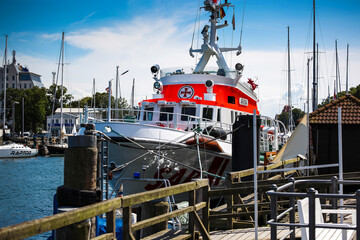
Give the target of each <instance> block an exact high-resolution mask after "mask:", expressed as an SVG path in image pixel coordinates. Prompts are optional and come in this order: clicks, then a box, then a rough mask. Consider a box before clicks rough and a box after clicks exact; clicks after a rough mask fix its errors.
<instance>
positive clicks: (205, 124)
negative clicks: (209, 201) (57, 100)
mask: <svg viewBox="0 0 360 240" xmlns="http://www.w3.org/2000/svg"><path fill="white" fill-rule="evenodd" d="M225 7H232V6H231V4H230V3H228V2H226V1H225V3H223V4H220V3H218V2H217V1H215V0H214V1H209V0H207V1H205V2H204V7H203V8H204V9H205V10H206V11H208V12H209V13H210V25H205V27H204V28H203V30H202V32H201V34H202V36H203V44H202V46H201V48H200V49H192V48H191V49H190V55H191V56H193V53H200V54H202V57H201V59H200V61H199V62H198V64H197V65H196V66H195V67H194V68H184V67H178V68H171V69H161V68H160V67H159V65H154V66H152V67H151V69H150V70H151V73H152V74H153V79H154V80H155V82H154V84H153V90H154V91H155V94H153V97H152V99H148V100H144V101H142V102H141V103H140V104H139V106H140V109H138V110H134V109H131V110H129V109H126V110H118V109H113V110H112V111H113V112H114V114H113V115H114V116H118V118H117V119H111V116H112V114H110V113H111V110H110V107H109V109H108V119H107V120H106V121H96V120H95V121H94V124H95V127H96V130H98V131H100V132H102V133H104V134H105V135H107V137H109V138H110V139H111V143H110V145H109V152H108V156H109V159H110V161H111V164H110V165H111V166H112V168H111V170H112V175H113V176H114V180H113V184H114V183H116V181H117V180H118V179H121V178H131V177H133V174H134V173H139V172H141V174H140V175H142V176H141V177H144V178H145V177H147V178H159V179H168V180H169V182H170V184H171V185H175V184H179V183H184V182H188V181H191V179H194V178H199V177H206V178H209V181H210V185H211V186H213V187H214V186H215V187H216V186H219V185H221V184H222V182H223V181H224V175H225V172H226V171H231V166H232V164H231V156H232V153H231V151H232V145H231V143H232V135H231V134H232V132H233V131H236V129H233V127H232V124H233V123H234V121H235V120H236V118H237V116H239V115H249V114H253V112H254V111H255V112H256V114H259V111H258V107H257V102H258V98H257V95H256V93H255V89H256V87H257V85H256V84H255V82H254V81H253V80H252V79H248V81H247V82H242V81H240V79H241V77H242V73H243V70H244V67H243V65H242V64H240V63H236V64H235V67H234V68H230V67H229V66H228V64H227V62H226V61H225V58H224V56H223V52H227V51H237V55H239V54H240V53H241V46H240V45H239V46H238V47H236V48H220V47H219V46H218V44H217V30H218V29H220V28H223V27H227V26H228V24H227V22H224V23H223V24H218V23H220V22H221V21H222V20H221V19H222V17H221V16H220V14H219V12H222V11H223V8H225ZM211 57H216V63H217V67H215V68H210V67H207V64H208V62H209V60H210V58H211ZM109 92H111V90H109ZM85 115H86V114H85ZM130 115H132V116H135V117H133V118H131V117H130ZM265 122H267V121H265ZM83 131H84V129H82V130H81V131H80V134H81V133H82V132H83ZM274 131H279V128H276V129H275V130H274ZM275 136H276V137H275V138H270V139H269V140H268V139H267V140H266V141H267V143H266V144H267V145H271V144H272V145H273V146H275V148H273V150H277V149H276V148H278V146H279V144H277V142H278V137H280V136H282V135H281V134H277V132H276V133H275ZM244 141H247V139H244ZM137 175H139V174H137ZM130 184H131V183H130ZM162 186H164V184H163V181H159V182H156V183H144V184H142V185H141V184H136V185H131V186H127V187H124V194H131V193H136V192H140V191H144V190H152V189H156V188H159V187H162Z"/></svg>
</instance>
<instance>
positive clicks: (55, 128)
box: [46, 108, 102, 137]
mask: <svg viewBox="0 0 360 240" xmlns="http://www.w3.org/2000/svg"><path fill="white" fill-rule="evenodd" d="M60 110H61V109H60V108H58V109H56V111H55V114H53V115H50V116H47V117H46V130H47V131H48V132H49V133H50V131H51V136H54V137H55V136H60V130H61V128H60V118H61V116H60V115H61V113H60ZM94 115H95V118H97V119H101V115H102V112H101V111H98V110H95V111H94V110H93V109H90V108H89V109H88V118H89V119H90V118H93V116H94ZM84 122H85V116H84V112H83V109H82V108H63V121H62V124H63V129H65V131H66V134H73V133H75V132H77V131H78V130H79V129H80V124H81V123H84Z"/></svg>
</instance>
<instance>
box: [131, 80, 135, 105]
mask: <svg viewBox="0 0 360 240" xmlns="http://www.w3.org/2000/svg"><path fill="white" fill-rule="evenodd" d="M134 95H135V78H133V84H132V89H131V108H132V109H134Z"/></svg>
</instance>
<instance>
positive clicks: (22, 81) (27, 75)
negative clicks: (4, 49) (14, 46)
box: [0, 51, 44, 91]
mask: <svg viewBox="0 0 360 240" xmlns="http://www.w3.org/2000/svg"><path fill="white" fill-rule="evenodd" d="M15 54H16V52H15V51H13V57H12V62H11V63H9V64H8V65H7V67H6V88H16V89H29V88H33V87H35V86H38V87H40V88H41V87H44V84H43V83H42V82H41V75H39V74H36V73H33V72H30V71H29V68H28V67H24V66H22V65H20V64H19V63H16V56H15ZM4 68H5V66H2V67H0V79H1V82H0V91H3V90H4V75H5V74H4Z"/></svg>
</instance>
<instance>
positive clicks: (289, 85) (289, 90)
mask: <svg viewBox="0 0 360 240" xmlns="http://www.w3.org/2000/svg"><path fill="white" fill-rule="evenodd" d="M287 30H288V31H287V32H288V106H289V108H290V109H289V111H290V116H289V131H292V128H293V125H292V102H291V73H290V27H287Z"/></svg>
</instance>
